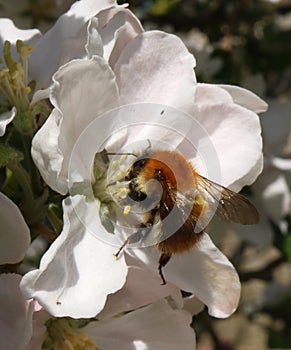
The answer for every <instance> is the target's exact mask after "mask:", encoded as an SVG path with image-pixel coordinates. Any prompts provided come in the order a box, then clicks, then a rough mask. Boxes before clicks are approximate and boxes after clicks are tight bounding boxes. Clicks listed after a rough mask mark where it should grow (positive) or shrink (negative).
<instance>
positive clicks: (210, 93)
mask: <svg viewBox="0 0 291 350" xmlns="http://www.w3.org/2000/svg"><path fill="white" fill-rule="evenodd" d="M194 101H195V103H200V104H206V105H209V104H217V103H218V104H219V103H233V99H232V98H231V95H230V94H229V93H228V92H227V91H226V90H224V89H223V88H221V87H220V86H219V85H215V84H201V83H198V84H197V85H196V90H195V96H194Z"/></svg>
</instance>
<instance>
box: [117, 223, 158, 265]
mask: <svg viewBox="0 0 291 350" xmlns="http://www.w3.org/2000/svg"><path fill="white" fill-rule="evenodd" d="M150 230H151V227H147V226H145V225H144V226H143V227H141V228H140V229H139V230H138V231H136V232H134V233H133V234H131V235H130V236H128V237H127V239H126V240H125V241H124V242H123V243H122V245H121V246H120V247H119V249H118V251H117V252H116V253H115V254H113V255H114V256H115V258H116V259H118V256H119V254H120V253H121V252H122V250H123V249H124V248H125V246H126V245H127V244H130V243H136V242H138V241H140V240H141V239H142V238H145V237H146V236H147V235H148V233H149V232H150Z"/></svg>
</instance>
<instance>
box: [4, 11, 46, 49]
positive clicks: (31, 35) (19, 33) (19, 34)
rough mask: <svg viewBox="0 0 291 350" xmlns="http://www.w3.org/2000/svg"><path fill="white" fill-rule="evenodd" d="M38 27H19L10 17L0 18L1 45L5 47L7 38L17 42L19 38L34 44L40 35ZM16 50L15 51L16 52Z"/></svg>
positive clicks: (12, 42)
mask: <svg viewBox="0 0 291 350" xmlns="http://www.w3.org/2000/svg"><path fill="white" fill-rule="evenodd" d="M40 35H41V33H40V31H39V30H38V29H19V28H17V27H16V26H15V25H14V23H13V21H11V19H9V18H0V47H1V49H2V48H3V45H4V42H5V40H8V41H10V42H11V44H15V43H16V41H17V40H22V41H24V42H26V43H30V44H34V43H35V42H36V41H37V39H38V38H39V37H40ZM15 53H16V50H15V51H14V54H15Z"/></svg>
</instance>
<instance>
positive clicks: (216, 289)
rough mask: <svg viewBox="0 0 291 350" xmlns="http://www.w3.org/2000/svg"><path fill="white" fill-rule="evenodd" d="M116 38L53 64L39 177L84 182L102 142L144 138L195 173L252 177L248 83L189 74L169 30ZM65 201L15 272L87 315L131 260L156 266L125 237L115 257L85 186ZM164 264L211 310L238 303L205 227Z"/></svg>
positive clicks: (36, 152) (253, 122) (40, 296)
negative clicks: (36, 252) (42, 241)
mask: <svg viewBox="0 0 291 350" xmlns="http://www.w3.org/2000/svg"><path fill="white" fill-rule="evenodd" d="M90 35H91V34H90V32H89V39H88V42H91V39H90ZM119 39H120V41H116V43H119V44H116V45H117V47H119V49H120V50H119V51H118V52H117V53H116V55H115V56H114V60H111V59H109V62H108V61H107V60H106V59H105V58H103V57H101V56H98V55H95V56H92V55H90V48H89V47H88V46H87V49H88V59H82V60H80V59H79V60H74V61H71V62H69V63H67V64H66V65H64V66H62V67H61V68H60V69H59V71H58V72H57V73H56V74H55V75H54V78H53V79H54V85H53V88H52V90H51V96H50V100H51V102H52V104H53V106H54V110H53V111H52V113H51V115H50V117H49V118H48V120H47V122H46V123H45V124H44V125H43V127H42V128H41V129H40V130H39V132H38V133H37V135H36V136H35V138H34V140H33V146H32V155H33V158H34V160H35V162H36V164H37V166H38V168H39V170H40V172H41V174H42V176H43V177H44V179H45V181H46V182H47V183H48V184H49V185H50V186H51V187H52V188H53V189H55V190H56V191H58V192H60V193H63V194H65V193H67V191H68V189H69V187H71V190H72V189H73V188H74V186H75V185H77V184H76V183H74V182H79V183H81V184H82V183H83V184H86V183H91V181H92V174H91V166H92V161H93V159H94V155H95V154H96V152H97V151H98V150H99V151H101V149H102V143H103V147H105V146H106V147H107V146H108V147H107V148H108V149H110V150H111V151H112V152H118V151H119V150H120V149H124V147H128V146H130V145H133V144H134V143H138V142H144V141H145V142H147V141H146V140H150V142H151V143H152V144H155V143H157V142H160V143H161V144H163V145H164V146H165V145H167V146H169V145H170V146H171V149H178V150H180V152H183V153H184V154H186V155H187V157H188V158H189V161H191V162H192V163H193V166H194V167H195V169H199V171H200V173H201V175H205V176H208V177H209V178H210V180H213V181H216V182H219V183H220V184H221V185H224V186H227V187H230V188H232V189H233V190H236V191H239V190H240V189H241V188H242V187H243V186H244V185H247V184H251V183H252V182H253V181H254V180H255V179H256V177H257V175H258V174H259V173H260V171H261V170H262V141H261V136H260V133H261V129H260V124H259V119H258V116H257V115H256V114H255V113H254V112H260V111H263V110H265V109H266V104H265V103H264V102H263V101H262V100H260V99H259V98H258V97H256V96H255V95H254V94H252V93H250V92H249V91H247V90H245V89H241V88H237V87H232V86H212V85H207V84H205V85H204V84H197V83H196V79H195V75H194V72H193V68H194V65H195V60H194V58H193V56H192V55H190V54H189V52H188V51H187V50H186V48H185V46H184V45H183V43H182V42H181V40H180V39H178V38H177V37H175V36H173V35H168V34H166V33H163V32H159V31H153V32H142V33H140V34H139V35H137V36H134V37H133V38H131V40H130V41H128V42H127V45H125V46H122V45H121V43H122V42H123V41H122V40H121V36H120V38H119ZM91 56H92V57H91ZM132 104H134V105H132ZM116 107H119V108H118V109H115V110H114V108H116ZM149 112H150V113H149ZM106 114H107V115H106ZM181 115H182V117H181ZM179 131H181V132H180V133H179ZM188 143H189V144H190V146H189V144H188ZM191 143H192V144H191ZM193 144H194V145H195V146H197V147H196V149H193V147H191V145H193ZM147 145H148V143H147ZM74 147H75V149H74ZM73 149H74V151H73ZM209 149H211V152H212V153H211V154H210V153H208V154H207V150H209ZM143 151H144V149H143ZM131 152H132V150H131ZM207 157H208V159H207ZM203 162H204V164H203ZM205 162H206V163H207V164H206V166H205ZM69 169H70V171H69ZM72 182H73V183H72ZM96 186H98V181H97V185H96ZM104 190H105V188H103V191H104ZM76 193H77V194H76ZM98 195H100V196H102V195H103V194H102V191H101V193H100V192H99V193H98ZM107 196H108V194H107ZM106 198H107V199H108V197H106ZM63 207H64V229H63V232H62V233H61V235H60V236H59V237H58V238H57V240H56V241H55V242H54V243H53V245H52V246H51V248H50V249H49V250H48V251H47V253H46V254H45V255H44V257H43V259H42V261H41V265H40V268H39V269H38V270H35V271H32V272H30V273H28V274H27V275H26V276H25V277H24V279H23V282H22V289H23V291H24V293H25V295H26V296H27V297H35V298H36V299H37V300H38V301H39V302H40V303H41V304H42V305H43V306H44V307H45V308H46V309H47V310H48V311H49V312H50V313H51V314H53V315H57V316H62V315H70V316H73V317H90V316H92V315H95V314H97V313H98V312H100V311H101V310H102V308H103V307H104V304H105V300H106V297H107V296H108V294H110V293H113V292H115V291H117V290H119V289H121V288H122V286H123V285H124V282H125V278H126V274H127V264H129V261H130V265H143V266H146V267H147V268H148V269H151V270H153V271H155V272H156V270H157V261H158V252H157V251H156V249H155V248H153V247H148V248H144V249H125V251H124V253H125V254H121V256H120V258H119V259H118V260H117V261H114V259H113V258H112V255H113V254H114V253H116V250H117V248H116V247H114V244H113V245H110V244H108V241H110V240H111V239H112V240H113V241H114V239H115V245H116V237H115V235H112V234H109V233H108V231H107V230H106V229H105V227H104V226H103V225H102V223H101V218H100V216H99V209H100V202H99V201H98V200H95V199H94V197H92V196H91V198H90V196H89V197H86V195H84V192H82V191H81V194H78V191H77V192H75V193H74V195H72V196H71V197H69V198H67V199H66V200H65V201H64V205H63ZM125 221H126V220H125ZM94 235H95V236H96V235H98V237H99V238H100V237H101V239H96V238H95V237H94ZM165 276H166V279H167V282H168V283H173V284H174V285H176V286H178V287H179V288H181V289H183V290H185V291H188V292H191V293H193V294H194V295H195V296H197V297H198V298H199V299H200V300H201V301H202V302H203V303H205V304H206V305H207V306H208V310H209V313H210V314H211V315H214V316H217V317H227V316H228V315H230V314H231V313H232V312H234V310H235V309H236V307H237V303H238V300H239V294H240V283H239V279H238V276H237V273H236V271H235V269H234V268H233V266H232V264H231V263H230V262H229V261H228V260H227V259H226V258H225V257H224V255H223V254H222V253H220V252H219V250H218V249H217V248H216V247H215V246H214V245H213V243H212V242H211V240H210V238H209V237H208V235H207V234H205V235H204V236H203V238H202V239H201V241H200V242H199V244H198V245H197V247H195V248H194V249H192V250H191V251H190V252H189V253H184V254H179V255H177V256H174V257H173V258H172V260H171V261H170V263H169V264H168V265H167V267H166V268H165ZM96 295H97V296H98V298H96Z"/></svg>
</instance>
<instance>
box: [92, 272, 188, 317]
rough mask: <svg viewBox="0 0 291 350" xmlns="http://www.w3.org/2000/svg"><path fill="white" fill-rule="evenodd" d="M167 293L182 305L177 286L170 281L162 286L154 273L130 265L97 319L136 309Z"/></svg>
mask: <svg viewBox="0 0 291 350" xmlns="http://www.w3.org/2000/svg"><path fill="white" fill-rule="evenodd" d="M168 295H171V296H172V298H174V299H175V301H176V303H177V304H178V305H179V307H182V306H183V301H182V297H181V292H180V290H179V289H178V288H176V287H175V286H173V285H171V284H170V283H169V284H167V285H166V286H163V285H161V281H160V278H159V277H158V276H157V275H156V274H153V273H152V272H150V271H149V270H147V269H141V268H139V267H133V266H131V267H129V270H128V275H127V279H126V283H125V285H124V286H123V288H122V289H120V290H119V291H118V292H116V293H114V294H111V295H109V296H108V298H107V302H106V305H105V307H104V309H103V310H102V312H101V313H100V314H99V315H98V320H100V319H104V318H109V317H112V316H114V315H117V314H120V313H122V312H126V311H131V310H134V309H138V308H140V307H142V306H145V305H147V304H150V303H153V302H155V301H157V300H159V299H162V298H164V297H166V296H168Z"/></svg>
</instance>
